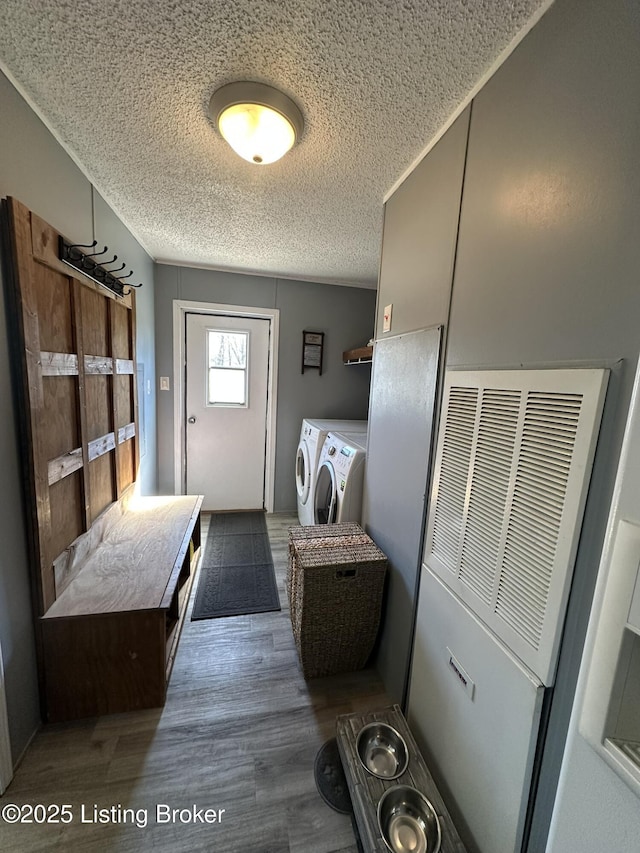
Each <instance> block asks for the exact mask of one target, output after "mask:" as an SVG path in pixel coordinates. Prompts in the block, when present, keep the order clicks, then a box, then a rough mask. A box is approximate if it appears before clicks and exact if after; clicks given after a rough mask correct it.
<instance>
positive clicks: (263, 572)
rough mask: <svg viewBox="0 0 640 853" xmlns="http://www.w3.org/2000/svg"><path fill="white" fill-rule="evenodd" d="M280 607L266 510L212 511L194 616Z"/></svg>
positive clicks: (249, 611)
mask: <svg viewBox="0 0 640 853" xmlns="http://www.w3.org/2000/svg"><path fill="white" fill-rule="evenodd" d="M273 610H280V599H279V597H278V587H277V585H276V576H275V571H274V568H273V560H272V557H271V547H270V545H269V537H268V535H267V525H266V521H265V517H264V512H225V513H214V514H213V515H212V516H211V521H210V523H209V533H208V535H207V542H206V545H205V549H204V556H203V559H202V567H201V569H200V576H199V578H198V588H197V590H196V597H195V601H194V603H193V611H192V614H191V619H192V621H195V620H198V619H217V618H219V617H221V616H242V615H245V614H248V613H267V612H269V611H273Z"/></svg>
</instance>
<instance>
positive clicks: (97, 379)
mask: <svg viewBox="0 0 640 853" xmlns="http://www.w3.org/2000/svg"><path fill="white" fill-rule="evenodd" d="M85 395H86V401H87V414H86V418H87V441H94V440H95V439H97V438H101V437H102V436H103V435H107V434H108V433H110V432H113V411H112V406H113V404H112V400H111V377H110V376H90V375H89V376H87V375H85Z"/></svg>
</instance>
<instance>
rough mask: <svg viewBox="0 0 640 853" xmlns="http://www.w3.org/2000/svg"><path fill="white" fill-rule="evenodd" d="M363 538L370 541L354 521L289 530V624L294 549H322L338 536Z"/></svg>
mask: <svg viewBox="0 0 640 853" xmlns="http://www.w3.org/2000/svg"><path fill="white" fill-rule="evenodd" d="M358 535H359V536H364V537H365V539H366V541H371V540H370V539H369V537H368V536H367V534H366V533H365V532H364V530H363V529H362V527H360V525H359V524H357V523H356V522H355V521H346V522H343V523H341V524H311V525H304V526H303V525H299V526H295V527H290V528H289V561H288V565H287V579H286V583H285V586H286V590H287V598H288V599H289V608H290V613H291V623H292V624H293V622H294V620H295V593H294V586H295V559H294V554H295V549H296V548H305V547H306V548H322V547H324V546H325V543H328V542H330V541H332V540H333V539H335V538H336V537H340V536H358Z"/></svg>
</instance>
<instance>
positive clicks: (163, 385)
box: [160, 376, 169, 391]
mask: <svg viewBox="0 0 640 853" xmlns="http://www.w3.org/2000/svg"><path fill="white" fill-rule="evenodd" d="M160 390H161V391H169V377H168V376H161V377H160Z"/></svg>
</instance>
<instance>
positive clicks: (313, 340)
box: [302, 331, 324, 376]
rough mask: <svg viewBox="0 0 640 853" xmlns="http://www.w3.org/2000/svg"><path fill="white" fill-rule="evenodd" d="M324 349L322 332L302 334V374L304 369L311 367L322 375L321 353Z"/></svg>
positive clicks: (305, 332)
mask: <svg viewBox="0 0 640 853" xmlns="http://www.w3.org/2000/svg"><path fill="white" fill-rule="evenodd" d="M323 348H324V332H307V331H304V332H303V333H302V373H304V369H305V367H313V368H315V369H316V370H317V371H318V375H319V376H321V375H322V351H323Z"/></svg>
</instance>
